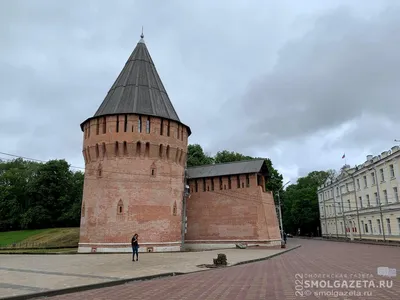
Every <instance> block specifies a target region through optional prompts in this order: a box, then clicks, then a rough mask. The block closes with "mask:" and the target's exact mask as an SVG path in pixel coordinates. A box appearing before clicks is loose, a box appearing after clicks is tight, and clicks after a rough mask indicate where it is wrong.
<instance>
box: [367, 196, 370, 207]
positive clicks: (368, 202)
mask: <svg viewBox="0 0 400 300" xmlns="http://www.w3.org/2000/svg"><path fill="white" fill-rule="evenodd" d="M366 197H367V207H370V206H371V200H370V199H369V195H367V196H366Z"/></svg>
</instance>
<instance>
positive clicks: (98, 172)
mask: <svg viewBox="0 0 400 300" xmlns="http://www.w3.org/2000/svg"><path fill="white" fill-rule="evenodd" d="M97 176H98V177H102V176H103V168H102V166H101V165H99V167H98V169H97Z"/></svg>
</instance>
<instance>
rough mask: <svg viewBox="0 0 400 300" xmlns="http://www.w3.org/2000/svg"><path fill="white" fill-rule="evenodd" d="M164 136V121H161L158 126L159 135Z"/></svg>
mask: <svg viewBox="0 0 400 300" xmlns="http://www.w3.org/2000/svg"><path fill="white" fill-rule="evenodd" d="M163 134H164V120H163V119H161V124H160V135H163Z"/></svg>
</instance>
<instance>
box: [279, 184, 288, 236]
mask: <svg viewBox="0 0 400 300" xmlns="http://www.w3.org/2000/svg"><path fill="white" fill-rule="evenodd" d="M289 183H290V180H289V181H288V182H286V183H285V184H284V185H283V186H282V187H281V188H280V189H279V190H278V192H277V196H278V210H279V226H280V227H281V236H283V223H282V208H281V198H280V197H279V192H280V191H281V190H282V189H283V188H284V187H285V186H287V185H288V184H289Z"/></svg>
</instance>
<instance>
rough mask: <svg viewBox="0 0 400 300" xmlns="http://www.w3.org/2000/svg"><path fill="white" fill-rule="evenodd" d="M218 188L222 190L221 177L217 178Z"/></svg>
mask: <svg viewBox="0 0 400 300" xmlns="http://www.w3.org/2000/svg"><path fill="white" fill-rule="evenodd" d="M219 189H220V190H222V177H220V178H219Z"/></svg>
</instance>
